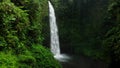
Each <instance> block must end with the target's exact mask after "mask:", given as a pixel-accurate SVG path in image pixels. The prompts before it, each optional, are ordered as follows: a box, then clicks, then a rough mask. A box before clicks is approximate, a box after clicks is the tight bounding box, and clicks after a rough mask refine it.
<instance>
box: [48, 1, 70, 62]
mask: <svg viewBox="0 0 120 68" xmlns="http://www.w3.org/2000/svg"><path fill="white" fill-rule="evenodd" d="M48 4H49V22H50V48H51V52H52V53H53V55H54V58H56V59H57V60H59V61H61V62H66V61H67V60H68V59H70V57H68V56H67V55H66V54H60V44H59V36H58V28H57V24H56V17H55V11H54V8H53V6H52V4H51V2H50V1H48Z"/></svg>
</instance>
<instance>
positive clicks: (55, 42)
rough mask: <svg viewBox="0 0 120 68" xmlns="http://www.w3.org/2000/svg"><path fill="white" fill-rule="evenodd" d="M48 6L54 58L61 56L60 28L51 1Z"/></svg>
mask: <svg viewBox="0 0 120 68" xmlns="http://www.w3.org/2000/svg"><path fill="white" fill-rule="evenodd" d="M48 4H49V21H50V35H51V52H52V53H53V54H54V56H57V55H60V46H59V36H58V28H57V25H56V17H55V11H54V8H53V6H52V4H51V3H50V1H48Z"/></svg>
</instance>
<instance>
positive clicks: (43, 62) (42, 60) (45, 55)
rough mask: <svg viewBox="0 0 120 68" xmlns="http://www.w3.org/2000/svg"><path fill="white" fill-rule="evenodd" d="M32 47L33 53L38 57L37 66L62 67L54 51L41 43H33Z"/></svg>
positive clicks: (47, 67) (37, 67)
mask: <svg viewBox="0 0 120 68" xmlns="http://www.w3.org/2000/svg"><path fill="white" fill-rule="evenodd" d="M30 49H31V50H30V51H31V52H32V55H33V56H34V57H35V59H36V68H61V66H60V64H59V63H58V61H57V60H55V59H54V57H53V55H52V53H50V51H49V50H47V49H45V48H44V47H42V46H41V45H35V44H33V45H32V47H31V48H30Z"/></svg>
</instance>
